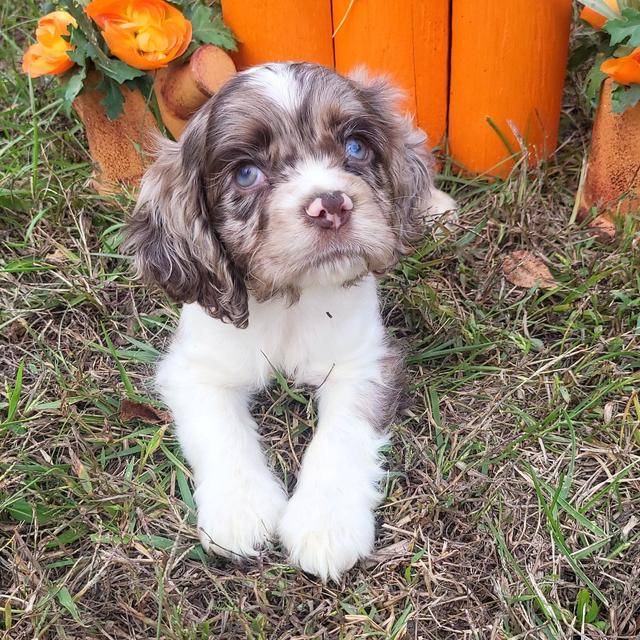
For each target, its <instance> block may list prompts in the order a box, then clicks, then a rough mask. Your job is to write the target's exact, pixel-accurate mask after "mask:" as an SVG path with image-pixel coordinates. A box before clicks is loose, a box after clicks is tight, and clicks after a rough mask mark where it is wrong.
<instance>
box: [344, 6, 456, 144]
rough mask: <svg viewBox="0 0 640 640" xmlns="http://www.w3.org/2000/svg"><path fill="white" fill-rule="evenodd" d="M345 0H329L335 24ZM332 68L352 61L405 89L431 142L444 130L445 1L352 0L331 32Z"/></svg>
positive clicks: (349, 67) (346, 69)
mask: <svg viewBox="0 0 640 640" xmlns="http://www.w3.org/2000/svg"><path fill="white" fill-rule="evenodd" d="M349 4H350V0H333V22H334V28H337V27H338V25H339V24H340V22H341V21H342V19H343V17H344V16H345V15H346V14H347V10H348V9H349ZM334 47H335V58H336V69H337V71H339V72H340V73H348V72H349V71H351V70H352V69H353V68H354V67H357V66H358V65H364V66H366V67H367V68H368V69H369V70H370V71H371V72H372V73H384V74H388V75H389V77H390V78H391V80H392V81H393V82H394V83H395V84H397V85H398V86H399V87H401V88H402V89H404V90H405V91H406V93H407V99H406V101H405V102H404V104H403V106H404V108H405V109H407V110H408V111H410V112H411V113H415V114H417V120H418V124H419V125H420V126H421V127H422V128H423V129H424V130H425V131H426V132H427V135H428V136H429V141H430V144H431V146H436V145H438V144H439V143H440V142H441V141H442V139H443V137H444V133H445V129H446V117H447V115H446V114H447V99H448V86H447V85H448V79H447V75H448V48H449V0H401V1H399V2H389V0H356V1H355V2H354V3H353V6H352V7H351V10H350V11H349V13H348V15H347V17H346V20H345V21H344V23H343V24H342V26H341V27H340V29H339V31H338V33H337V34H336V37H335V41H334Z"/></svg>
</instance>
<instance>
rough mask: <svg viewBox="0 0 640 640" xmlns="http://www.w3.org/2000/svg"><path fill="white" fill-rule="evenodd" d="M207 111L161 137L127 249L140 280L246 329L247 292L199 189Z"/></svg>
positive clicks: (129, 226) (126, 243) (132, 219)
mask: <svg viewBox="0 0 640 640" xmlns="http://www.w3.org/2000/svg"><path fill="white" fill-rule="evenodd" d="M207 115H208V114H207V113H206V110H202V111H201V112H200V113H199V114H197V115H196V116H195V117H194V118H193V121H192V122H191V123H190V124H189V126H188V127H187V129H186V130H185V132H184V134H183V136H182V138H181V140H180V142H172V141H170V140H166V139H162V140H161V141H160V147H159V150H158V154H157V158H156V161H155V162H154V164H153V165H152V166H151V167H150V168H149V169H148V170H147V172H146V173H145V176H144V178H143V180H142V184H141V188H140V195H139V196H138V202H137V204H136V208H135V210H134V213H133V216H132V218H131V220H130V221H129V224H128V227H127V239H126V240H125V245H124V246H125V250H126V251H128V252H130V253H133V255H134V263H135V269H136V274H137V276H138V277H140V278H142V279H144V280H146V281H147V282H154V283H156V284H158V285H160V286H161V287H162V288H163V289H164V290H165V291H166V292H167V293H168V294H169V296H171V298H173V299H174V300H175V301H177V302H198V303H199V304H200V305H202V306H203V307H204V308H205V309H206V310H207V312H208V313H209V314H210V315H211V316H213V317H214V318H219V319H222V320H227V321H229V322H232V323H233V324H234V325H235V326H237V327H246V326H247V323H248V306H247V290H246V288H245V285H244V281H243V278H242V275H241V274H240V272H239V270H238V269H237V268H236V266H235V265H234V264H233V263H232V261H231V260H230V258H229V256H228V255H227V252H226V250H225V247H224V246H223V245H222V243H221V242H220V239H219V238H218V236H217V233H216V230H215V228H214V220H213V215H214V212H212V211H210V210H209V205H208V204H207V195H206V193H205V190H204V184H205V180H204V176H203V175H202V170H203V167H205V166H206V157H205V149H206V139H207Z"/></svg>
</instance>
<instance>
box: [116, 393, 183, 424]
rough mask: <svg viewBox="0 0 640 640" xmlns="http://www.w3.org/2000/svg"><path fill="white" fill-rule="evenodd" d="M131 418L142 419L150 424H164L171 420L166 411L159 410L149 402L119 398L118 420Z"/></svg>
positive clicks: (124, 420) (126, 420)
mask: <svg viewBox="0 0 640 640" xmlns="http://www.w3.org/2000/svg"><path fill="white" fill-rule="evenodd" d="M133 419H137V420H143V421H144V422H149V423H150V424H166V423H167V422H170V421H171V417H170V416H169V414H168V413H167V412H166V411H160V410H159V409H156V408H154V407H152V406H151V405H150V404H143V403H142V402H134V401H133V400H129V399H127V398H122V400H120V420H122V422H128V421H129V420H133Z"/></svg>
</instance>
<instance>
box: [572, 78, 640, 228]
mask: <svg viewBox="0 0 640 640" xmlns="http://www.w3.org/2000/svg"><path fill="white" fill-rule="evenodd" d="M592 208H595V209H596V211H597V212H598V213H601V214H602V213H603V214H605V215H606V216H607V217H609V218H612V217H613V216H615V215H621V214H629V213H637V212H638V211H640V104H638V105H636V106H635V107H633V108H632V109H627V110H626V111H625V112H624V113H614V112H613V109H612V106H611V79H607V80H605V82H604V84H603V87H602V92H601V94H600V103H599V105H598V111H597V113H596V117H595V121H594V123H593V132H592V134H591V148H590V149H589V162H588V165H587V175H586V179H585V183H584V186H583V188H582V191H581V193H580V207H579V209H578V215H579V217H580V218H581V219H584V218H588V217H589V216H590V215H591V212H592Z"/></svg>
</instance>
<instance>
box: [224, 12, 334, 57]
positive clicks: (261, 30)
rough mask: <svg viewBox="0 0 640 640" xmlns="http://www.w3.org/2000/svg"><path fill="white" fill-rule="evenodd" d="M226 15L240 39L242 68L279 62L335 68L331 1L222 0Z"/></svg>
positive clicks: (230, 25) (237, 53)
mask: <svg viewBox="0 0 640 640" xmlns="http://www.w3.org/2000/svg"><path fill="white" fill-rule="evenodd" d="M222 16H223V19H224V21H225V23H226V24H227V25H228V26H229V27H231V29H232V30H233V32H234V34H235V36H236V38H237V39H238V41H239V42H238V51H237V52H236V53H233V54H232V58H233V59H234V62H235V63H236V66H237V67H238V69H245V68H246V67H250V66H252V65H254V64H262V63H263V62H279V61H288V60H296V61H300V60H303V61H307V62H317V63H319V64H323V65H325V66H328V67H333V44H332V42H331V33H332V25H331V0H254V2H247V0H222Z"/></svg>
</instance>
